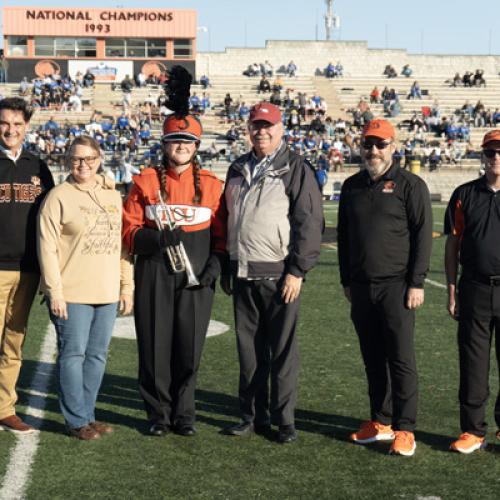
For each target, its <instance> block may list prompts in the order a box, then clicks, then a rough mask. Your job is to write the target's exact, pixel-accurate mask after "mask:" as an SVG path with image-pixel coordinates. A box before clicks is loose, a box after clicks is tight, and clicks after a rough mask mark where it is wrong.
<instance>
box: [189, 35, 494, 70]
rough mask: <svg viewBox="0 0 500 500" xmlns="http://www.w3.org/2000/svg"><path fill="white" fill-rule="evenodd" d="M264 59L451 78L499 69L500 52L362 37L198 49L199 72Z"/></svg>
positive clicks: (301, 65) (308, 67) (305, 67)
mask: <svg viewBox="0 0 500 500" xmlns="http://www.w3.org/2000/svg"><path fill="white" fill-rule="evenodd" d="M265 60H268V61H269V62H270V63H271V64H272V65H273V66H274V68H275V69H279V68H280V67H282V66H285V65H287V64H288V62H289V61H291V60H293V61H294V62H295V64H297V66H298V68H299V71H298V74H299V75H313V74H315V73H316V72H317V70H323V69H324V68H325V66H326V65H327V64H328V63H329V62H330V61H333V62H335V63H336V62H337V61H341V63H342V64H343V66H344V70H345V74H346V75H348V76H362V75H367V74H381V73H382V71H383V70H384V67H385V66H386V65H387V64H392V65H393V66H394V67H395V69H396V71H398V72H399V71H401V68H402V67H403V66H404V65H405V64H409V65H410V66H411V68H412V69H413V70H414V73H415V75H416V76H418V75H435V76H440V75H442V76H443V77H445V78H450V77H452V76H453V75H454V74H455V73H456V72H459V73H463V72H464V71H474V70H476V69H478V68H481V69H483V70H484V72H485V74H486V75H492V74H495V75H497V74H499V72H500V55H490V56H488V55H444V54H443V55H441V54H410V53H408V52H407V51H406V50H403V49H370V48H368V44H367V42H359V41H345V42H343V41H322V42H316V41H290V40H268V41H267V42H266V45H265V47H262V48H252V47H250V48H244V47H229V48H227V49H226V50H225V51H224V52H202V53H198V54H197V57H196V72H197V75H198V76H201V75H202V74H208V75H234V74H235V73H238V74H241V72H242V71H243V70H244V69H246V67H247V66H248V65H249V64H251V63H254V62H257V63H261V62H264V61H265Z"/></svg>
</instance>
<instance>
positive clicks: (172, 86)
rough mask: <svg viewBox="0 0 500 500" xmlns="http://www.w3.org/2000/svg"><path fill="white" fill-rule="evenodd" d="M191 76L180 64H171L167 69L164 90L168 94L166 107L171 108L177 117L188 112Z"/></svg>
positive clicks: (181, 116)
mask: <svg viewBox="0 0 500 500" xmlns="http://www.w3.org/2000/svg"><path fill="white" fill-rule="evenodd" d="M192 81H193V77H192V76H191V74H190V73H189V71H188V70H187V69H185V68H183V67H182V66H173V67H172V69H171V70H170V71H169V77H168V81H167V83H166V85H165V92H166V94H167V96H168V102H167V107H168V108H169V109H171V110H172V111H173V112H174V113H175V116H177V118H183V117H184V116H186V115H188V114H189V96H190V95H191V94H190V91H189V89H190V87H191V82H192Z"/></svg>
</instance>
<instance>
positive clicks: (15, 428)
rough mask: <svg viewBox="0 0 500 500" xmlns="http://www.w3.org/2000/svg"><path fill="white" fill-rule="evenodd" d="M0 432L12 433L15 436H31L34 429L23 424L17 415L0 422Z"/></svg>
mask: <svg viewBox="0 0 500 500" xmlns="http://www.w3.org/2000/svg"><path fill="white" fill-rule="evenodd" d="M0 431H9V432H14V433H15V434H31V433H33V432H36V429H35V428H34V427H31V425H28V424H25V423H24V422H23V421H22V420H21V419H20V418H19V417H18V416H17V415H11V416H10V417H6V418H3V419H2V420H0Z"/></svg>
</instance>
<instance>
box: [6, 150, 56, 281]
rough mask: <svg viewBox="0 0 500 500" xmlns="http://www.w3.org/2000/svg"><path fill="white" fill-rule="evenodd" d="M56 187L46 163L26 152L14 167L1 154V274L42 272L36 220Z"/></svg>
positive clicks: (9, 160)
mask: <svg viewBox="0 0 500 500" xmlns="http://www.w3.org/2000/svg"><path fill="white" fill-rule="evenodd" d="M53 187H54V180H53V179H52V174H51V173H50V170H49V168H48V167H47V165H46V164H45V162H44V161H42V160H40V158H38V157H36V156H34V155H32V154H31V153H29V152H27V151H25V150H23V152H22V153H21V156H20V157H19V159H18V160H17V162H16V163H14V162H13V161H12V160H11V159H9V158H7V156H6V155H5V154H4V153H3V152H2V151H0V224H1V230H0V270H2V271H24V272H36V273H38V272H40V270H39V267H38V259H37V254H36V216H37V214H38V210H39V208H40V203H41V202H42V200H43V198H44V196H45V195H46V193H47V192H48V191H49V189H52V188H53Z"/></svg>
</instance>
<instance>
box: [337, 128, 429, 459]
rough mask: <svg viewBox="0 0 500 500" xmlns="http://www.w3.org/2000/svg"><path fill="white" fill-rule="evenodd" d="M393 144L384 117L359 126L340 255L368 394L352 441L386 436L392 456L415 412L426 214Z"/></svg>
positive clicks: (344, 194)
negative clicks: (358, 164)
mask: <svg viewBox="0 0 500 500" xmlns="http://www.w3.org/2000/svg"><path fill="white" fill-rule="evenodd" d="M394 141H395V131H394V128H393V127H392V125H391V124H390V123H389V122H388V121H386V120H378V119H377V120H371V121H370V122H368V123H367V125H366V126H365V129H364V131H363V136H362V152H361V155H362V159H363V162H364V166H365V168H364V169H363V170H361V171H360V172H359V173H357V174H355V175H353V176H351V177H349V178H348V179H347V180H346V181H345V182H344V185H343V186H342V191H341V196H340V205H339V217H338V227H337V231H338V253H339V266H340V279H341V282H342V286H343V287H344V293H345V295H346V297H347V299H348V300H349V302H350V303H351V318H352V321H353V323H354V327H355V329H356V332H357V334H358V337H359V343H360V347H361V354H362V357H363V361H364V364H365V370H366V376H367V379H368V393H369V396H370V412H371V415H370V419H369V420H368V421H367V422H364V423H363V424H362V426H361V428H360V429H359V431H357V432H355V433H353V434H352V435H351V439H352V440H353V441H354V442H355V443H358V444H367V443H372V442H375V441H392V445H391V448H390V453H393V454H398V455H405V456H411V455H413V454H414V452H415V448H416V444H415V437H414V434H413V432H414V429H415V425H416V414H417V372H416V363H415V352H414V346H413V337H414V323H415V310H416V309H417V308H419V307H420V306H421V305H422V304H423V303H424V288H423V287H424V280H425V276H426V274H427V270H428V268H429V260H430V254H431V245H432V211H431V203H430V196H429V191H428V189H427V186H426V185H425V183H424V181H423V180H422V179H421V178H420V177H418V176H416V175H413V174H411V173H409V172H407V171H406V170H401V169H400V168H399V167H398V166H397V165H395V164H394V163H393V154H394V152H395V151H396V145H395V143H394Z"/></svg>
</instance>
